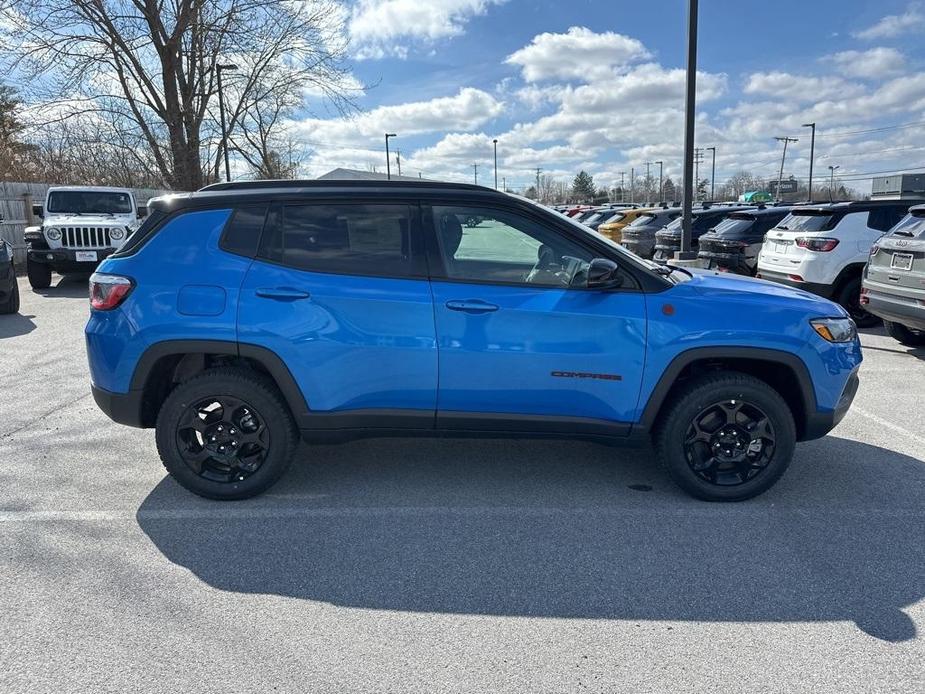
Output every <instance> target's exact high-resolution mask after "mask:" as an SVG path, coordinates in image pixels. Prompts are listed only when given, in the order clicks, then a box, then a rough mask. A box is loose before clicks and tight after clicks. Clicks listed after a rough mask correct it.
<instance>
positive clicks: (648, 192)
mask: <svg viewBox="0 0 925 694" xmlns="http://www.w3.org/2000/svg"><path fill="white" fill-rule="evenodd" d="M651 163H652V162H650V161H647V162H646V204H647V205H648V204H649V203H650V202H652V200H651V197H652V190H651V188H652V186H651V184H650V181H651V178H650V177H649V165H650V164H651Z"/></svg>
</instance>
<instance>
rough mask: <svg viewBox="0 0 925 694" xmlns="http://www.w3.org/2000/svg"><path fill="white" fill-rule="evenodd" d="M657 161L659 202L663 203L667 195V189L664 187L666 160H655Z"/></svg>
mask: <svg viewBox="0 0 925 694" xmlns="http://www.w3.org/2000/svg"><path fill="white" fill-rule="evenodd" d="M655 163H656V164H658V202H659V204H661V203H663V202H665V200H664V197H665V195H664V191H665V189H664V188H662V170H663V168H664V166H665V162H663V161H657V162H655Z"/></svg>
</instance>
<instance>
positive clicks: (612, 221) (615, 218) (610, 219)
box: [604, 212, 626, 224]
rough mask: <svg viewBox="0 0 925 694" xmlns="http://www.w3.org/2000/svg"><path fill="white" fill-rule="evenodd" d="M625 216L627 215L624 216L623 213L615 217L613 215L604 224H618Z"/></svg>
mask: <svg viewBox="0 0 925 694" xmlns="http://www.w3.org/2000/svg"><path fill="white" fill-rule="evenodd" d="M625 216H626V214H624V213H623V212H618V213H617V214H615V215H611V216H610V218H608V219H607V221H606V222H604V224H616V223H617V222H619V221H620V220H621V219H623V218H624V217H625Z"/></svg>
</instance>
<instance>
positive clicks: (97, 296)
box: [90, 272, 135, 311]
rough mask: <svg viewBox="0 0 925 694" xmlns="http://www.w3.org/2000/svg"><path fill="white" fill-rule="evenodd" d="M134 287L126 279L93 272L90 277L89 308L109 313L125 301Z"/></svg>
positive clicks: (130, 281)
mask: <svg viewBox="0 0 925 694" xmlns="http://www.w3.org/2000/svg"><path fill="white" fill-rule="evenodd" d="M134 286H135V285H134V284H133V283H132V280H130V279H129V278H128V277H122V276H121V275H106V274H103V273H100V272H94V273H93V274H92V275H90V306H91V307H93V308H95V309H96V310H97V311H110V310H112V309H114V308H115V307H116V306H118V305H119V304H121V303H122V302H123V301H125V297H127V296H128V295H129V294H130V293H131V292H132V288H133V287H134Z"/></svg>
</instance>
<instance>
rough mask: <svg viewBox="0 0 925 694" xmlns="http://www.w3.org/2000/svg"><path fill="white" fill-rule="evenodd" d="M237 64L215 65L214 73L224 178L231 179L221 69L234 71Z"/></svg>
mask: <svg viewBox="0 0 925 694" xmlns="http://www.w3.org/2000/svg"><path fill="white" fill-rule="evenodd" d="M237 69H238V66H237V65H235V64H234V63H225V64H224V65H217V66H216V67H215V72H216V75H217V76H218V113H219V116H220V117H221V119H222V152H223V153H224V155H225V180H226V181H230V180H231V167H230V166H229V164H228V131H227V129H226V128H225V94H224V92H222V71H224V70H228V71H234V70H237Z"/></svg>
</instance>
